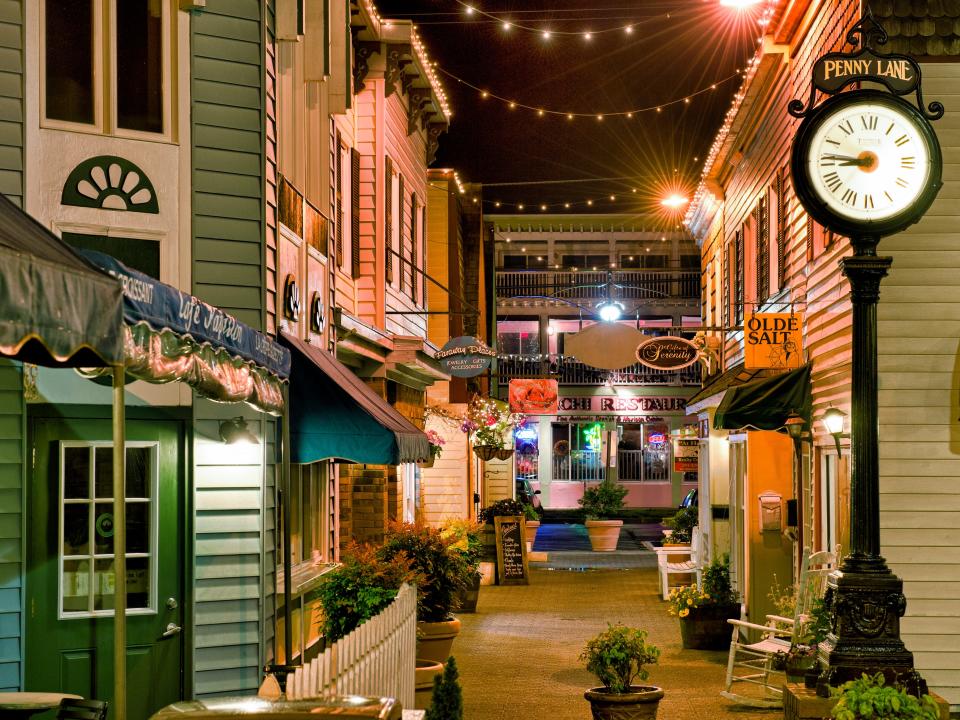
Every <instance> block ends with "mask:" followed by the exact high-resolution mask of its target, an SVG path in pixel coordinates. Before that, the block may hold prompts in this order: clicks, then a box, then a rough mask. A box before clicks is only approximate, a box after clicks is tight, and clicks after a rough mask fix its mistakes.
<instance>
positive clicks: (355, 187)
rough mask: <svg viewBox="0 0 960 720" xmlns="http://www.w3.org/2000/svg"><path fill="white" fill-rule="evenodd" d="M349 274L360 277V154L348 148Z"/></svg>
mask: <svg viewBox="0 0 960 720" xmlns="http://www.w3.org/2000/svg"><path fill="white" fill-rule="evenodd" d="M350 272H351V274H352V275H353V278H354V279H356V278H358V277H360V153H359V152H357V149H356V148H350Z"/></svg>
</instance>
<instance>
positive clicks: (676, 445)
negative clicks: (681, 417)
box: [673, 438, 700, 472]
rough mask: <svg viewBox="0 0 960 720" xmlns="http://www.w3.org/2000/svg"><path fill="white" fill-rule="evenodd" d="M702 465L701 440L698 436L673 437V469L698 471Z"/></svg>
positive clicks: (675, 470) (676, 470) (677, 470)
mask: <svg viewBox="0 0 960 720" xmlns="http://www.w3.org/2000/svg"><path fill="white" fill-rule="evenodd" d="M699 467H700V441H699V440H697V439H696V438H673V471H674V472H696V471H697V470H698V469H699Z"/></svg>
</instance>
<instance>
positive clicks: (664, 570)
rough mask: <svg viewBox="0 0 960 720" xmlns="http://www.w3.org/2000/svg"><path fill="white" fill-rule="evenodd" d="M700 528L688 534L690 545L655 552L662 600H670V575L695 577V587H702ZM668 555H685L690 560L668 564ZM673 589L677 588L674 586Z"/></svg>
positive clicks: (659, 549)
mask: <svg viewBox="0 0 960 720" xmlns="http://www.w3.org/2000/svg"><path fill="white" fill-rule="evenodd" d="M700 544H701V538H700V527H699V526H695V527H694V528H693V530H692V531H691V533H690V544H689V545H679V546H677V547H659V548H657V549H656V551H657V571H658V573H659V580H660V592H661V593H662V594H663V599H664V600H668V599H669V598H670V576H671V575H695V576H696V578H697V587H698V588H700V587H702V586H703V577H702V574H701V567H700ZM670 555H686V556H688V557H689V558H690V559H689V560H682V561H680V562H668V561H667V557H668V556H670ZM674 587H679V585H675V586H674Z"/></svg>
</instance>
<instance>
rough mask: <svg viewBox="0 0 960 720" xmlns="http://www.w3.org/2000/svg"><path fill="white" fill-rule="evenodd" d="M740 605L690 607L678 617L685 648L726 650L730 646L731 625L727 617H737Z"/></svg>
mask: <svg viewBox="0 0 960 720" xmlns="http://www.w3.org/2000/svg"><path fill="white" fill-rule="evenodd" d="M739 617H740V606H739V605H737V604H730V605H706V606H704V607H699V608H691V609H690V614H689V615H687V616H686V617H682V618H680V637H681V638H682V639H683V647H684V648H686V649H687V650H726V649H727V648H729V647H730V636H731V627H730V624H729V623H728V622H727V619H728V618H739Z"/></svg>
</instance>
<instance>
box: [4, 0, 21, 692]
mask: <svg viewBox="0 0 960 720" xmlns="http://www.w3.org/2000/svg"><path fill="white" fill-rule="evenodd" d="M0 193H3V194H4V195H6V196H7V197H8V198H10V199H11V200H13V202H15V203H16V204H17V205H20V206H22V205H23V0H0ZM2 685H3V681H0V686H2Z"/></svg>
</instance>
